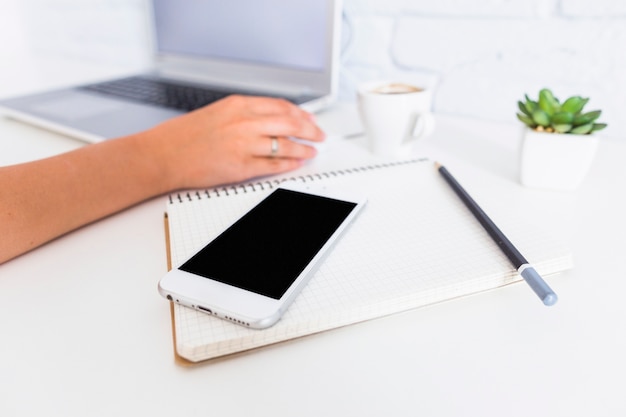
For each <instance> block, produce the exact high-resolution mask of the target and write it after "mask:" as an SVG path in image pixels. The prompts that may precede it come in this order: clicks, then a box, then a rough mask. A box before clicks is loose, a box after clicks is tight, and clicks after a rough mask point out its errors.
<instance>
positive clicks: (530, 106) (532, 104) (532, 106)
mask: <svg viewBox="0 0 626 417" xmlns="http://www.w3.org/2000/svg"><path fill="white" fill-rule="evenodd" d="M525 97H526V103H524V106H525V107H526V110H528V113H530V114H529V116H530V115H532V113H533V112H534V111H535V110H537V108H538V107H539V104H537V102H536V101H533V100H531V99H529V98H528V94H526V95H525Z"/></svg>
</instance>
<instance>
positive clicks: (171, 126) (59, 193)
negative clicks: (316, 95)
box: [0, 96, 324, 263]
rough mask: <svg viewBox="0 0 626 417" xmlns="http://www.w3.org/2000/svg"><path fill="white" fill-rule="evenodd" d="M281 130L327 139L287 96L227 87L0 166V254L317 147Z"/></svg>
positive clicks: (285, 164) (264, 169)
mask: <svg viewBox="0 0 626 417" xmlns="http://www.w3.org/2000/svg"><path fill="white" fill-rule="evenodd" d="M288 136H295V137H299V138H304V139H309V140H312V141H321V140H323V139H324V134H323V133H322V132H321V130H320V129H319V128H318V127H317V126H316V124H315V123H314V121H313V119H312V117H311V116H310V115H309V114H308V113H306V112H304V111H302V110H301V109H299V108H298V107H296V106H294V105H292V104H290V103H288V102H286V101H283V100H276V99H269V98H260V97H241V96H231V97H228V98H226V99H224V100H221V101H219V102H216V103H214V104H212V105H209V106H207V107H205V108H203V109H200V110H197V111H195V112H192V113H189V114H186V115H184V116H181V117H178V118H176V119H172V120H170V121H167V122H165V123H163V124H161V125H159V126H157V127H155V128H153V129H151V130H148V131H145V132H142V133H139V134H136V135H131V136H127V137H123V138H119V139H112V140H107V141H104V142H101V143H98V144H95V145H89V146H85V147H83V148H80V149H77V150H75V151H72V152H68V153H65V154H61V155H58V156H54V157H51V158H46V159H42V160H38V161H34V162H29V163H24V164H19V165H13V166H7V167H0V263H2V262H5V261H7V260H9V259H11V258H13V257H15V256H18V255H20V254H22V253H24V252H26V251H29V250H31V249H33V248H35V247H37V246H39V245H41V244H43V243H45V242H47V241H49V240H51V239H54V238H55V237H58V236H60V235H62V234H64V233H67V232H69V231H71V230H74V229H76V228H78V227H80V226H83V225H86V224H88V223H91V222H93V221H95V220H98V219H100V218H102V217H105V216H108V215H110V214H113V213H115V212H117V211H120V210H123V209H125V208H127V207H129V206H132V205H134V204H137V203H139V202H141V201H144V200H146V199H149V198H151V197H155V196H157V195H161V194H164V193H167V192H170V191H173V190H177V189H184V188H201V187H210V186H215V185H219V184H224V183H230V182H237V181H243V180H245V179H248V178H251V177H256V176H260V175H269V174H274V173H279V172H284V171H288V170H292V169H295V168H297V167H298V166H300V165H301V164H302V162H303V161H304V160H306V159H309V158H312V157H314V156H315V154H316V152H315V149H314V148H312V147H310V146H305V145H302V144H298V143H295V142H292V141H290V140H288V139H287V137H288ZM272 137H277V138H278V144H279V146H278V153H277V154H276V155H275V157H270V153H271V149H272V139H271V138H272Z"/></svg>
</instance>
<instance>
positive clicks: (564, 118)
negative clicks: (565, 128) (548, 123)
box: [552, 111, 574, 126]
mask: <svg viewBox="0 0 626 417" xmlns="http://www.w3.org/2000/svg"><path fill="white" fill-rule="evenodd" d="M573 123H574V114H573V113H567V112H564V111H561V112H558V113H555V114H554V116H552V125H553V126H554V125H562V124H573Z"/></svg>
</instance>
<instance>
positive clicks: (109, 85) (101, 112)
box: [0, 0, 341, 142]
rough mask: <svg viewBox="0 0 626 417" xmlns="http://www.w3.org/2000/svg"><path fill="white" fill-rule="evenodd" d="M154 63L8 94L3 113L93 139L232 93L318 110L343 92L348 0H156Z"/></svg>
mask: <svg viewBox="0 0 626 417" xmlns="http://www.w3.org/2000/svg"><path fill="white" fill-rule="evenodd" d="M149 3H150V6H149V7H148V8H147V9H148V10H147V15H148V18H149V19H150V21H151V27H152V29H153V30H152V32H153V33H152V35H153V36H152V39H153V42H152V43H153V45H154V46H153V48H152V49H153V51H154V55H155V59H154V68H152V69H151V70H150V71H148V72H146V73H142V74H136V75H133V76H129V77H125V78H120V79H114V80H109V81H103V82H98V83H95V84H89V85H80V86H75V87H68V88H63V89H59V90H54V91H47V92H43V93H36V94H31V95H28V96H21V97H15V98H10V99H5V100H0V112H1V113H4V114H5V115H7V116H9V117H12V118H14V119H18V120H21V121H24V122H28V123H31V124H35V125H38V126H40V127H44V128H47V129H51V130H54V131H57V132H60V133H63V134H66V135H69V136H72V137H76V138H78V139H81V140H84V141H87V142H99V141H102V140H105V139H108V138H115V137H120V136H124V135H128V134H132V133H135V132H139V131H143V130H145V129H148V128H150V127H152V126H154V125H156V124H158V123H160V122H162V121H165V120H167V119H170V118H172V117H174V116H177V115H180V114H183V113H185V112H188V111H191V110H194V109H196V108H199V107H202V106H204V105H206V104H209V103H211V102H213V101H215V100H218V99H220V98H222V97H225V96H227V95H229V94H245V95H263V96H271V97H282V98H286V99H287V100H289V101H291V102H293V103H295V104H297V105H299V106H301V107H303V108H304V109H306V110H309V111H312V112H314V111H318V110H320V109H322V108H324V107H326V106H328V105H329V104H330V103H332V102H333V101H334V100H335V99H336V95H337V88H338V67H339V42H340V35H339V29H340V27H341V4H340V3H341V1H340V0H315V1H310V0H292V1H286V0H228V1H224V0H193V1H180V0H152V1H151V2H149Z"/></svg>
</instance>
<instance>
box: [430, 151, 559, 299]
mask: <svg viewBox="0 0 626 417" xmlns="http://www.w3.org/2000/svg"><path fill="white" fill-rule="evenodd" d="M435 168H437V170H438V171H439V173H440V174H441V175H442V176H443V178H444V179H445V180H446V182H447V183H448V184H449V185H450V187H452V190H454V192H455V193H456V195H457V196H459V198H460V199H461V201H463V203H464V204H465V206H467V208H468V209H469V210H470V211H471V212H472V214H473V215H474V217H476V220H478V222H479V223H480V224H481V225H482V226H483V228H484V229H485V230H486V231H487V233H488V234H489V236H491V238H492V239H493V240H494V241H495V242H496V244H497V245H498V247H499V248H500V249H501V250H502V252H504V254H505V255H506V256H507V258H509V261H511V263H512V264H513V266H515V268H516V269H517V272H518V273H519V274H520V275H521V276H522V278H524V281H526V283H527V284H528V285H529V286H530V288H532V290H533V291H534V292H535V294H537V296H539V298H540V299H541V301H543V303H544V304H545V305H547V306H551V305H554V303H556V301H557V299H558V297H557V296H556V294H555V293H554V291H552V289H551V288H550V287H549V286H548V284H546V282H545V281H544V280H543V278H541V275H539V273H538V272H537V271H535V268H533V266H532V265H530V264H529V263H528V261H527V260H526V258H524V256H523V255H522V254H521V253H520V252H519V251H518V250H517V248H515V246H513V244H512V243H511V241H510V240H509V239H508V238H507V237H506V236H505V235H504V233H502V231H501V230H500V229H499V228H498V226H496V225H495V223H494V222H493V221H491V219H490V218H489V216H487V214H486V213H485V212H484V211H483V210H482V209H481V208H480V207H479V206H478V204H477V203H476V202H475V201H474V199H473V198H472V197H471V196H470V195H469V194H468V193H467V191H465V190H464V189H463V187H461V184H459V183H458V181H457V180H456V179H455V178H454V177H453V176H452V174H450V172H448V170H447V169H446V168H445V167H444V166H443V165H441V164H440V163H438V162H435Z"/></svg>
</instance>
